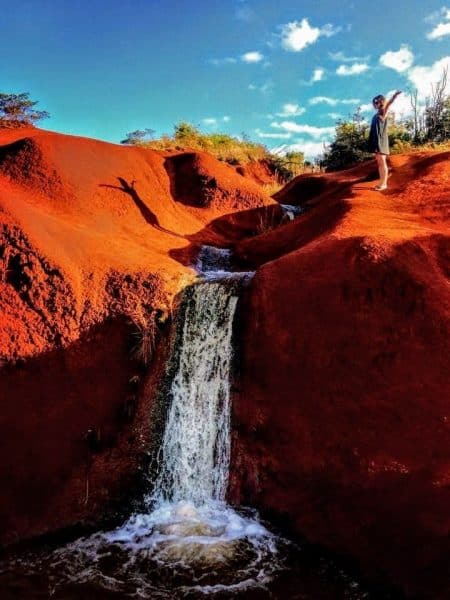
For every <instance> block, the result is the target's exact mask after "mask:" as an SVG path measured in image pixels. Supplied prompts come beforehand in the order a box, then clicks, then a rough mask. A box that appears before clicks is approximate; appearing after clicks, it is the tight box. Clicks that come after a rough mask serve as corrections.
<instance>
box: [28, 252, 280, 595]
mask: <svg viewBox="0 0 450 600" xmlns="http://www.w3.org/2000/svg"><path fill="white" fill-rule="evenodd" d="M206 252H207V253H208V251H206ZM214 252H215V250H214ZM216 254H217V253H216ZM206 263H208V264H210V263H211V261H210V260H209V259H208V256H206V255H205V264H206ZM219 273H220V274H219ZM222 273H223V272H222V271H207V274H206V276H204V277H203V279H202V280H201V281H200V282H197V283H195V284H193V285H191V286H189V287H187V288H186V289H185V290H184V291H183V293H182V296H181V300H180V303H179V307H178V308H179V309H178V312H177V316H176V319H175V323H174V330H173V332H172V333H173V341H174V344H173V348H172V356H171V358H170V359H169V363H168V366H167V373H166V378H167V379H166V381H165V382H164V384H163V385H162V387H161V389H162V392H161V394H162V402H161V407H163V406H166V407H167V414H166V418H165V426H164V433H163V435H162V440H161V446H160V449H159V453H158V457H157V466H158V469H157V474H156V476H154V477H153V481H152V482H150V489H149V492H148V495H147V496H146V498H145V503H144V504H145V506H146V510H145V509H144V510H143V511H142V512H134V513H132V514H131V515H130V516H129V518H128V519H127V520H126V521H125V522H124V523H123V524H122V525H121V526H119V527H117V528H115V529H113V530H111V531H99V532H97V533H94V534H92V535H90V536H87V537H83V538H79V539H78V540H75V541H74V542H72V543H70V544H67V545H65V546H63V547H61V548H58V549H57V550H55V551H53V552H52V553H50V554H49V555H48V556H46V557H44V558H43V559H42V560H41V562H40V563H39V565H38V570H39V571H40V570H42V569H45V570H46V571H47V572H49V573H51V576H52V581H53V582H56V584H57V585H58V586H61V587H62V588H64V586H65V585H67V584H69V585H73V584H76V585H81V586H83V585H92V584H94V585H95V586H97V588H102V589H106V590H111V591H116V592H120V593H125V592H126V594H129V595H126V596H124V597H133V598H134V597H143V598H161V599H167V600H168V599H171V600H172V599H174V598H181V597H183V598H184V597H187V595H188V594H190V593H192V594H194V595H193V596H192V597H198V596H196V595H195V594H197V593H200V594H201V595H203V594H216V593H218V594H219V595H222V596H221V597H223V594H224V593H229V594H233V595H234V594H240V593H241V592H242V593H245V590H247V589H248V588H255V587H256V588H258V587H259V588H260V587H261V586H264V585H265V584H266V583H268V582H269V581H270V580H271V579H272V577H273V576H274V575H275V574H276V573H278V572H279V571H280V570H281V569H282V568H283V567H282V559H280V557H279V549H280V548H281V546H282V544H284V543H285V542H284V541H282V540H281V539H280V538H279V537H277V536H275V535H274V534H272V533H271V532H269V531H268V530H267V529H266V528H265V527H264V526H263V525H262V524H261V523H260V522H259V520H258V517H257V514H256V512H255V511H254V510H251V509H244V508H241V509H238V510H236V509H234V508H232V507H230V506H228V505H227V504H226V501H225V498H226V491H227V485H228V476H229V468H230V447H231V431H230V429H231V399H230V379H231V377H232V371H233V340H232V338H233V321H234V318H235V313H236V307H237V305H238V300H239V294H240V291H241V289H242V286H243V285H244V282H245V281H246V279H247V278H248V276H249V274H248V273H233V274H230V273H228V274H226V276H224V275H223V274H222ZM168 573H170V577H168ZM189 597H191V596H189Z"/></svg>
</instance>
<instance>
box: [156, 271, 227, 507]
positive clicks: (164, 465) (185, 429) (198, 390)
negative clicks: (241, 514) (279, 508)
mask: <svg viewBox="0 0 450 600" xmlns="http://www.w3.org/2000/svg"><path fill="white" fill-rule="evenodd" d="M237 294H238V286H237V285H236V282H232V281H227V280H225V281H215V282H209V283H198V284H194V285H193V286H190V287H189V288H187V290H185V292H184V295H183V299H182V307H183V305H185V306H184V310H182V314H183V317H184V324H183V328H182V334H181V339H180V348H179V351H178V366H177V369H176V373H175V376H174V377H173V380H172V383H171V387H170V393H169V397H170V398H169V400H170V408H169V411H168V416H167V421H166V427H165V432H164V437H163V441H162V446H161V450H160V454H159V463H160V472H159V475H158V477H157V480H156V483H155V489H154V492H153V494H152V497H151V498H152V500H153V502H154V503H155V504H156V505H160V504H161V503H162V502H164V501H172V502H178V501H182V500H184V501H190V502H192V503H194V504H202V503H205V502H207V501H209V500H224V499H225V493H226V488H227V483H228V471H229V463H230V389H229V388H230V383H229V382H230V370H231V361H232V354H233V351H232V331H233V318H234V314H235V310H236V305H237V301H238V295H237Z"/></svg>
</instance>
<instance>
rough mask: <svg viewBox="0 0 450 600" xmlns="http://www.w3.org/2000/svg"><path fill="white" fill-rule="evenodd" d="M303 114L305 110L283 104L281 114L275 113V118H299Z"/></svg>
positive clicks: (296, 105)
mask: <svg viewBox="0 0 450 600" xmlns="http://www.w3.org/2000/svg"><path fill="white" fill-rule="evenodd" d="M304 112H306V108H303V107H301V106H299V105H298V104H293V103H291V102H286V104H283V112H280V113H277V117H299V116H300V115H302V114H303V113H304Z"/></svg>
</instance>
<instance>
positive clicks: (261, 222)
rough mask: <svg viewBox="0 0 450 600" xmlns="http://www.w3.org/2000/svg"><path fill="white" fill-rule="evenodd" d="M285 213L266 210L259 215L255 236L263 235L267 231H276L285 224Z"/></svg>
mask: <svg viewBox="0 0 450 600" xmlns="http://www.w3.org/2000/svg"><path fill="white" fill-rule="evenodd" d="M283 222H284V221H283V213H282V212H281V210H265V211H263V212H260V213H259V215H258V221H257V223H256V230H255V235H261V234H262V233H266V232H267V231H272V229H276V228H277V227H279V226H280V225H282V223H283Z"/></svg>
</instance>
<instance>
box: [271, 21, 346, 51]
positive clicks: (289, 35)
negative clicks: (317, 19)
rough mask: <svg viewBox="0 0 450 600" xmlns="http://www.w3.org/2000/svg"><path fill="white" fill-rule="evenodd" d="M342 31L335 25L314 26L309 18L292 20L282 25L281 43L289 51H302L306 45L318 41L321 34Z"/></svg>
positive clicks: (329, 34)
mask: <svg viewBox="0 0 450 600" xmlns="http://www.w3.org/2000/svg"><path fill="white" fill-rule="evenodd" d="M338 31H340V28H338V27H333V25H325V26H324V27H321V28H320V27H312V26H311V25H310V24H309V21H308V19H302V20H301V21H292V22H291V23H286V24H285V25H282V26H281V45H282V46H283V48H284V49H285V50H288V51H289V52H301V50H303V49H304V48H306V46H309V45H310V44H314V42H317V40H318V39H319V37H320V36H325V37H330V36H332V35H335V34H336V33H338Z"/></svg>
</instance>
